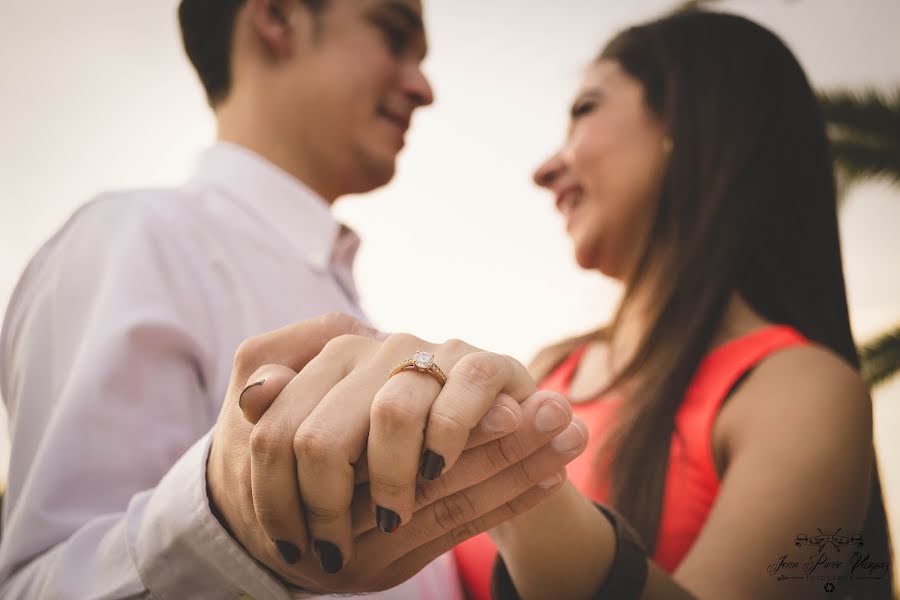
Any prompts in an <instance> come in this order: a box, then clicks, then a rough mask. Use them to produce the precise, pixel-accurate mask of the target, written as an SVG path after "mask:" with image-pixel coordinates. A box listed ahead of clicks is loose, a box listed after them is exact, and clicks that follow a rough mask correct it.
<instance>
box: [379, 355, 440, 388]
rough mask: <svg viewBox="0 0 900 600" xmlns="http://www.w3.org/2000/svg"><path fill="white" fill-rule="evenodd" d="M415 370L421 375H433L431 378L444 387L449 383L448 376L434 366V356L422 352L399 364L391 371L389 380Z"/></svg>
mask: <svg viewBox="0 0 900 600" xmlns="http://www.w3.org/2000/svg"><path fill="white" fill-rule="evenodd" d="M413 369H415V370H416V371H419V372H420V373H426V374H428V375H431V377H433V378H434V380H435V381H437V382H438V383H439V384H441V385H442V386H443V385H444V384H445V383H447V376H446V375H445V374H444V372H443V371H442V370H441V368H440V367H439V366H437V365H436V364H434V354H430V353H428V352H423V351H421V350H419V351H418V352H416V353H415V354H413V355H412V356H411V357H410V358H407V359H406V360H404V361H401V362H399V363H397V365H396V366H395V367H394V368H393V369H391V374H390V375H388V379H390V378H391V377H393V376H394V375H396V374H397V373H400V372H401V371H411V370H413Z"/></svg>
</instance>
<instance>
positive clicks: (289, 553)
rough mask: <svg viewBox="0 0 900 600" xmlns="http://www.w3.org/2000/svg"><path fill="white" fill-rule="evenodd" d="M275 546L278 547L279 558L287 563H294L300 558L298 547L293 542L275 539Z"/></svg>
mask: <svg viewBox="0 0 900 600" xmlns="http://www.w3.org/2000/svg"><path fill="white" fill-rule="evenodd" d="M275 547H276V548H278V552H279V553H280V554H281V558H283V559H284V562H286V563H287V564H289V565H294V564H297V561H299V560H300V549H299V548H297V546H295V545H294V544H292V543H290V542H286V541H284V540H275Z"/></svg>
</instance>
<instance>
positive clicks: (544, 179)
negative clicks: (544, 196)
mask: <svg viewBox="0 0 900 600" xmlns="http://www.w3.org/2000/svg"><path fill="white" fill-rule="evenodd" d="M564 169H565V164H564V163H563V161H562V158H561V157H560V154H559V152H556V153H555V154H553V156H551V157H550V158H548V159H547V160H545V161H544V162H543V164H541V165H540V166H539V167H538V168H537V169H536V170H535V172H534V175H532V179H533V180H534V182H535V183H536V184H537V185H539V186H540V187H550V186H551V185H553V182H554V181H556V180H557V179H558V178H559V175H560V173H562V172H563V170H564Z"/></svg>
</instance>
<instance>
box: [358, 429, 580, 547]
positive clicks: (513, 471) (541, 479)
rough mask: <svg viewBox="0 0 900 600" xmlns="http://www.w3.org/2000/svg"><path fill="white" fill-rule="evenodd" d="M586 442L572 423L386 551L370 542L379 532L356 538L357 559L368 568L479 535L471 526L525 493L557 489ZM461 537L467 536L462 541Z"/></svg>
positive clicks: (447, 500)
mask: <svg viewBox="0 0 900 600" xmlns="http://www.w3.org/2000/svg"><path fill="white" fill-rule="evenodd" d="M587 438H588V436H587V428H586V427H585V426H584V423H582V422H581V421H580V419H573V421H572V423H570V424H569V426H568V427H567V428H566V429H565V430H564V431H563V432H562V433H561V434H560V435H558V436H557V437H556V438H554V440H553V441H551V442H550V443H549V444H547V445H546V446H545V447H543V448H541V449H540V450H538V451H537V452H535V453H533V454H531V455H530V456H528V457H527V458H526V459H525V460H523V461H521V462H519V463H516V464H514V465H512V466H510V467H507V468H506V469H504V470H503V471H501V472H500V473H499V474H498V475H496V476H494V477H491V478H489V479H487V480H485V481H482V482H481V483H478V484H476V485H474V486H471V487H468V488H466V489H463V490H461V491H459V492H456V493H454V494H451V495H449V496H446V497H444V498H441V499H439V500H437V501H435V502H433V503H431V504H429V505H428V506H426V507H424V508H423V509H421V510H419V511H416V513H415V515H414V516H413V519H412V521H410V522H409V524H408V525H407V526H406V527H404V528H402V529H400V530H399V531H398V532H397V533H395V534H394V536H395V537H394V539H392V542H393V543H392V544H391V547H390V549H389V550H388V549H385V548H384V547H383V545H381V546H378V545H377V544H376V543H375V541H376V540H373V538H372V536H373V534H375V533H377V532H374V531H368V532H366V533H364V534H363V535H361V536H360V537H359V538H358V549H357V552H358V556H359V557H360V559H361V560H365V561H366V562H368V561H370V560H371V561H374V560H385V559H388V558H390V556H395V557H397V558H399V557H400V556H402V555H403V554H405V553H406V552H410V551H412V550H413V549H415V548H417V547H419V546H422V545H424V544H427V543H428V542H430V541H432V540H435V539H438V538H440V537H442V536H445V535H447V534H448V533H451V532H456V533H457V534H458V535H461V538H460V539H458V540H456V542H459V541H462V540H463V539H466V538H468V537H471V536H472V535H475V534H476V533H479V531H478V530H477V527H476V526H475V525H473V524H472V522H473V521H476V520H477V519H479V518H481V517H483V516H484V515H486V514H488V513H490V512H491V511H493V510H495V509H497V508H499V507H502V506H504V505H505V504H506V503H508V502H510V501H511V500H513V499H515V498H517V497H519V496H520V495H522V494H523V493H525V492H527V491H528V490H529V489H532V488H538V489H553V488H554V487H555V486H557V485H558V479H556V478H555V477H554V476H555V475H556V474H557V473H559V472H560V471H561V470H562V469H564V468H565V465H566V464H567V463H568V462H569V461H571V460H572V459H573V458H574V457H575V456H577V455H578V454H580V453H581V452H582V451H583V450H584V447H585V446H586V445H587ZM558 440H559V441H558ZM451 473H452V471H451ZM448 475H449V474H448ZM542 486H543V487H542ZM515 514H517V513H514V512H510V513H509V514H508V515H507V518H508V517H512V516H514V515H515ZM467 526H468V527H467ZM461 532H468V533H465V535H462V533H461ZM376 548H377V550H376ZM376 551H377V552H379V553H381V554H384V555H386V556H382V557H381V558H380V559H378V558H376V557H374V556H369V555H368V553H369V552H376ZM387 555H389V556H387Z"/></svg>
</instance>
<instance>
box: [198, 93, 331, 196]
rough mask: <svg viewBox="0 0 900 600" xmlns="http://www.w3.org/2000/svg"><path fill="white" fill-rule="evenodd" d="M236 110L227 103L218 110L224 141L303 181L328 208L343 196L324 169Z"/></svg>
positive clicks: (218, 120)
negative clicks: (306, 159)
mask: <svg viewBox="0 0 900 600" xmlns="http://www.w3.org/2000/svg"><path fill="white" fill-rule="evenodd" d="M235 113H238V114H240V112H239V110H238V108H237V107H234V106H233V105H231V104H230V103H225V104H224V105H222V106H220V107H219V108H217V109H216V122H217V135H216V138H217V139H218V140H219V141H222V142H229V143H232V144H236V145H238V146H241V147H243V148H246V149H247V150H250V151H251V152H253V153H255V154H257V155H259V156H261V157H262V158H264V159H265V160H267V161H269V162H270V163H272V164H273V165H275V166H276V167H278V168H279V169H281V170H282V171H284V172H286V173H288V174H289V175H291V176H292V177H294V178H296V179H298V180H299V181H301V182H303V183H304V184H305V185H306V186H307V187H309V188H310V189H312V190H313V191H314V192H315V193H317V194H318V195H319V196H321V197H322V199H323V200H324V201H325V202H327V203H328V204H329V205H331V204H334V201H335V200H336V199H337V198H338V196H340V193H339V191H338V190H337V188H336V186H332V185H329V184H328V177H327V176H326V174H325V173H324V172H323V171H324V169H321V168H318V169H317V168H315V167H313V166H312V165H311V164H309V161H305V160H303V159H302V158H301V156H300V153H298V152H297V151H296V150H295V149H293V148H291V147H289V146H288V145H286V144H285V143H284V142H282V141H281V140H280V139H279V136H278V135H275V134H272V133H270V131H269V130H270V128H269V127H268V126H267V125H266V124H263V123H250V122H249V121H247V120H246V119H241V118H239V117H238V114H235Z"/></svg>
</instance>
